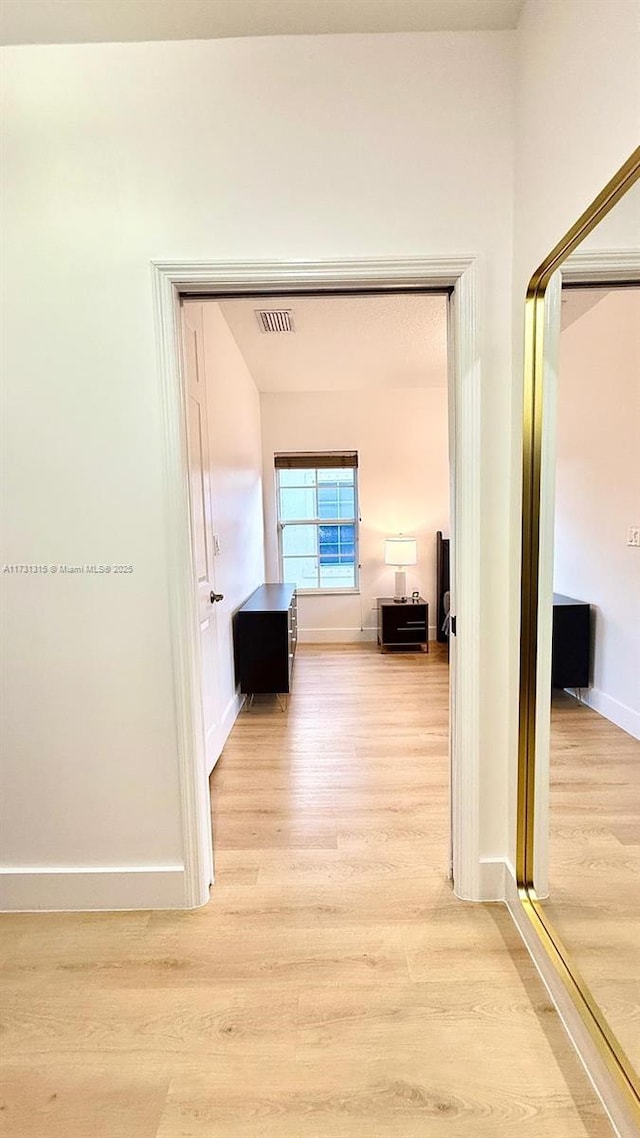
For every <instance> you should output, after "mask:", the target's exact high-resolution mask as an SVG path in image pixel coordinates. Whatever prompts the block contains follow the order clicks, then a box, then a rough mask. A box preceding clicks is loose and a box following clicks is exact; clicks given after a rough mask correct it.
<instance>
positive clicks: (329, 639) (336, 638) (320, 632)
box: [298, 628, 378, 644]
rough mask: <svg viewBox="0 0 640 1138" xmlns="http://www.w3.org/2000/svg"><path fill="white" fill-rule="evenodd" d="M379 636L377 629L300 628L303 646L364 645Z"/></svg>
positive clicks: (300, 639) (299, 632) (299, 636)
mask: <svg viewBox="0 0 640 1138" xmlns="http://www.w3.org/2000/svg"><path fill="white" fill-rule="evenodd" d="M377 636H378V631H377V629H375V628H298V640H299V641H300V643H301V644H363V643H366V642H369V641H371V640H376V639H377Z"/></svg>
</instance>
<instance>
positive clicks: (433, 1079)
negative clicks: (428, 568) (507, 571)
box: [0, 646, 611, 1138]
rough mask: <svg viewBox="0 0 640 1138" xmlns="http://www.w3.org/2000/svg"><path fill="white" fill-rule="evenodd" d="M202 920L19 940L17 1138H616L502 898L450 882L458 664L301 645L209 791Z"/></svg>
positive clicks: (11, 1018) (19, 932) (12, 922)
mask: <svg viewBox="0 0 640 1138" xmlns="http://www.w3.org/2000/svg"><path fill="white" fill-rule="evenodd" d="M212 798H213V808H214V816H215V823H216V833H217V854H216V863H217V884H216V886H215V888H214V890H213V893H212V899H211V902H210V904H209V905H208V906H207V907H206V908H204V909H201V910H199V911H197V912H191V913H175V912H174V913H153V914H149V913H134V914H94V915H87V914H85V915H65V916H62V915H54V916H51V915H49V916H47V915H33V916H28V915H25V916H14V917H11V918H7V919H6V920H5V924H4V939H3V955H4V966H5V967H4V985H5V987H4V1000H3V1006H4V1015H3V1032H2V1036H1V1037H0V1038H1V1040H2V1045H3V1056H4V1064H5V1070H4V1094H3V1110H2V1111H1V1112H0V1128H2V1127H4V1129H3V1131H2V1132H3V1133H4V1134H7V1135H11V1138H610V1134H611V1132H610V1129H609V1127H608V1124H607V1122H606V1121H605V1118H604V1115H603V1112H602V1110H601V1108H600V1107H599V1105H598V1103H597V1101H596V1100H595V1097H594V1094H593V1092H592V1091H591V1088H590V1086H589V1084H588V1082H587V1080H586V1077H585V1075H584V1073H583V1071H582V1069H581V1067H580V1064H579V1062H578V1060H577V1059H576V1057H575V1055H574V1053H573V1051H572V1049H571V1047H570V1045H569V1043H568V1041H567V1039H566V1037H565V1035H564V1033H563V1030H562V1028H561V1026H560V1023H559V1021H558V1018H557V1016H556V1014H555V1012H554V1011H553V1009H552V1007H551V1005H550V1003H549V1000H548V998H547V996H546V993H545V991H544V989H543V987H542V985H541V983H540V982H539V980H538V979H537V976H536V974H535V973H534V970H533V966H532V965H531V963H530V961H529V958H528V956H527V955H526V953H525V951H524V949H523V947H522V946H521V943H520V941H519V939H518V936H517V934H516V932H515V929H514V927H513V925H512V924H511V921H510V918H509V917H508V915H507V913H506V911H505V909H504V908H503V907H502V906H500V905H490V906H477V905H471V904H463V903H461V902H459V901H457V900H456V899H455V897H454V896H453V894H452V891H451V888H450V885H449V882H448V880H447V876H446V865H447V832H448V802H447V667H446V662H445V660H444V658H443V656H442V653H441V652H438V651H437V650H436V651H433V652H431V653H430V654H429V655H428V656H427V655H422V654H421V653H418V654H415V655H414V654H411V655H403V656H399V655H393V654H385V655H381V654H380V653H379V652H377V651H376V649H375V647H374V646H364V647H362V648H343V649H335V650H333V649H327V648H323V649H322V650H320V649H318V650H315V649H311V648H306V649H302V650H301V652H300V657H299V659H298V662H297V664H296V676H295V695H294V696H293V698H292V699H291V704H290V707H289V710H288V712H287V713H285V714H283V713H282V712H281V711H280V710H279V708H278V706H277V704H276V703H275V702H272V701H263V702H258V701H257V702H256V705H255V706H254V710H253V711H252V712H251V713H250V714H243V715H242V716H241V718H240V720H239V722H238V723H237V725H236V727H235V729H234V731H233V733H232V736H231V738H230V740H229V742H228V745H227V747H226V749H225V752H224V755H223V757H222V759H221V760H220V762H219V764H218V767H217V769H216V771H215V772H214V777H213V780H212Z"/></svg>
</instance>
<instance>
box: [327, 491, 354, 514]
mask: <svg viewBox="0 0 640 1138" xmlns="http://www.w3.org/2000/svg"><path fill="white" fill-rule="evenodd" d="M355 512H356V499H355V493H354V490H353V486H341V487H340V491H339V500H338V512H337V513H336V514H334V515H333V516H334V517H335V518H353V517H355ZM325 516H327V515H325Z"/></svg>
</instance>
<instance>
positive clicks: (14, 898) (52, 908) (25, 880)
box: [0, 865, 185, 913]
mask: <svg viewBox="0 0 640 1138" xmlns="http://www.w3.org/2000/svg"><path fill="white" fill-rule="evenodd" d="M184 898H185V869H184V866H183V865H148V866H147V865H143V866H140V865H117V866H102V865H100V866H80V867H75V866H57V867H53V868H50V867H47V866H44V867H43V866H31V865H30V866H15V867H9V868H2V869H0V899H1V900H0V904H1V906H2V910H3V911H4V912H14V913H16V912H18V913H20V912H36V911H38V912H58V911H60V910H66V911H70V912H85V911H87V912H88V911H91V910H113V909H181V908H184Z"/></svg>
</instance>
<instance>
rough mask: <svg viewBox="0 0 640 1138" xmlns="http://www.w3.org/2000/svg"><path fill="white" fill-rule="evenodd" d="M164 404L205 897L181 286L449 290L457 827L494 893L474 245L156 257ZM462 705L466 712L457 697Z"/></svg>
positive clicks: (169, 531)
mask: <svg viewBox="0 0 640 1138" xmlns="http://www.w3.org/2000/svg"><path fill="white" fill-rule="evenodd" d="M151 269H152V278H153V292H154V309H155V319H156V339H157V349H158V372H159V380H160V390H161V402H162V414H163V438H164V447H163V468H164V499H165V501H164V505H165V510H164V513H165V520H166V540H167V565H168V587H169V607H170V621H171V640H172V647H173V679H174V700H175V713H176V722H177V745H178V767H179V779H180V790H181V810H182V828H183V842H184V865H185V895H184V906H185V908H195V907H197V906H200V905H203V904H206V902H207V900H208V896H209V886H210V884H211V882H212V871H211V812H210V802H209V790H208V780H207V779H206V778H204V776H203V771H204V739H203V729H202V707H201V686H200V659H199V647H198V641H197V635H196V632H197V627H198V624H197V612H196V599H195V592H194V588H193V555H192V544H191V522H190V505H189V488H188V467H187V442H186V422H185V382H184V368H183V360H182V340H181V326H180V298H181V296H188V295H192V296H193V295H196V296H207V297H210V298H211V299H215V298H216V297H220V298H222V297H229V296H233V295H238V296H240V295H245V296H247V295H262V296H265V295H267V296H268V295H272V296H277V295H291V294H292V293H301V294H304V293H307V294H314V295H319V294H322V293H337V292H345V293H349V292H351V293H353V292H358V293H366V292H378V293H379V292H395V293H398V292H402V291H407V292H415V291H420V290H422V289H424V290H428V289H431V290H433V289H443V290H450V305H449V320H448V324H449V351H448V398H449V422H450V431H449V444H450V455H449V465H450V480H451V497H450V503H451V526H450V534H451V539H452V540H451V570H450V572H451V594H452V612H453V613H455V615H456V628H457V637H456V639H455V641H452V650H451V670H452V681H451V685H450V692H451V697H450V739H451V742H450V755H451V839H452V847H453V858H452V861H453V865H452V868H453V880H454V888H455V892H456V894H457V895H458V896H459V897H461V898H463V899H468V900H478V901H480V900H492V899H494V897H493V895H492V896H491V897H487V896H486V895H485V894H486V885H485V882H484V881H483V874H482V865H481V858H480V817H479V811H480V745H479V737H480V730H479V728H480V723H479V720H480V606H481V595H480V582H481V574H480V565H481V561H480V559H481V526H480V506H481V440H480V420H481V365H480V327H479V324H480V322H479V311H480V299H479V281H478V275H479V274H478V267H477V260H476V258H474V257H471V256H456V257H417V258H402V259H388V260H339V261H289V262H287V261H275V262H269V261H254V262H234V261H232V262H228V261H196V260H194V261H164V260H162V261H159V260H158V261H152V263H151ZM458 707H460V708H463V709H464V714H457V708H458Z"/></svg>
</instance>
